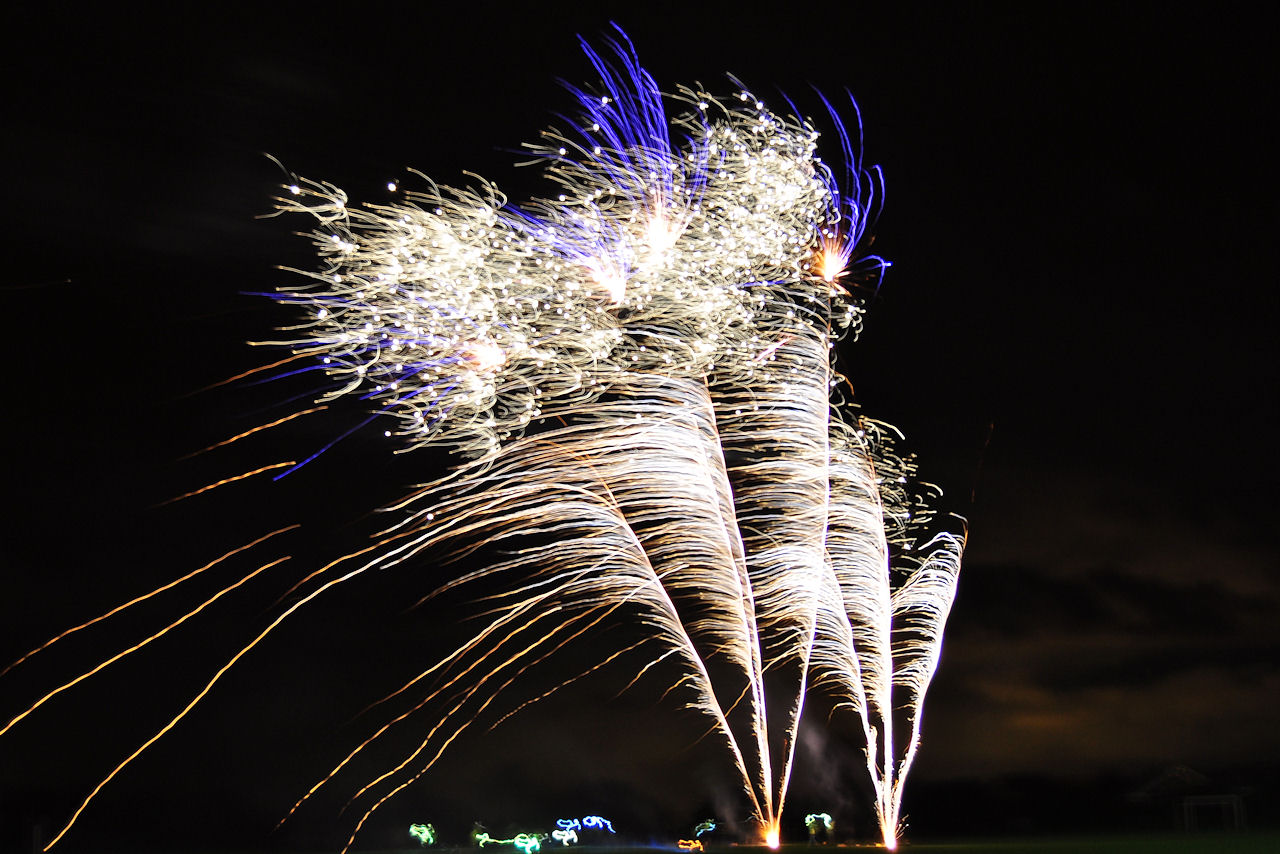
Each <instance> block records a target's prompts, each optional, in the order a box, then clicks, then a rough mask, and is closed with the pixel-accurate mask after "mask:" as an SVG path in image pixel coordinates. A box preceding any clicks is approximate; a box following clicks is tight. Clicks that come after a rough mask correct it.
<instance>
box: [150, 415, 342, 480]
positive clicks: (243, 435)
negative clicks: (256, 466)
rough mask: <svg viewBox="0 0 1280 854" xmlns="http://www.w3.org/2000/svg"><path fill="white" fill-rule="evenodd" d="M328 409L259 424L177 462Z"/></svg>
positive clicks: (180, 458) (183, 457)
mask: <svg viewBox="0 0 1280 854" xmlns="http://www.w3.org/2000/svg"><path fill="white" fill-rule="evenodd" d="M328 408H329V407H328V406H313V407H311V408H310V409H304V410H302V411H301V412H295V413H293V414H292V415H286V416H285V417H283V418H277V419H276V420H275V421H272V422H271V423H270V424H261V425H259V426H257V427H254V428H252V429H250V430H245V431H244V432H243V433H239V434H237V435H235V436H232V437H231V438H230V439H223V440H222V441H221V442H214V443H213V444H212V445H210V446H209V447H207V448H201V449H200V450H198V451H192V452H191V453H189V454H184V455H183V456H181V457H178V460H179V461H181V460H189V459H191V458H192V457H198V456H200V455H201V454H203V453H205V452H207V451H212V450H213V449H214V448H221V447H223V446H225V445H230V444H231V443H232V442H238V441H240V440H241V439H244V438H247V437H249V436H252V435H253V434H254V433H257V432H259V431H261V430H267V429H270V428H272V427H276V426H278V425H280V424H283V423H285V422H286V421H292V420H293V419H294V418H297V417H298V416H300V415H310V414H311V413H313V412H319V411H321V410H322V409H328ZM184 497H185V496H184ZM173 500H174V501H177V500H178V499H176V498H175V499H173Z"/></svg>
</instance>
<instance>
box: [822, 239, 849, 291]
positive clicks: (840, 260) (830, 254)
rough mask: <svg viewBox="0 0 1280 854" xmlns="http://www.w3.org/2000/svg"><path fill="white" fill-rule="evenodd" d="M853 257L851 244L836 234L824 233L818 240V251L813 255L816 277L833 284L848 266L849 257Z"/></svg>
mask: <svg viewBox="0 0 1280 854" xmlns="http://www.w3.org/2000/svg"><path fill="white" fill-rule="evenodd" d="M852 257H853V245H852V244H851V243H849V242H848V241H846V240H843V239H841V238H840V237H839V236H838V235H837V236H834V237H831V236H827V235H824V236H823V237H822V238H821V239H820V240H819V241H818V253H817V256H816V257H815V259H814V261H815V264H814V266H815V268H816V271H817V273H818V277H819V278H821V279H822V281H824V282H826V283H828V284H835V283H836V282H837V280H838V279H839V278H840V277H841V276H842V275H844V271H845V270H846V269H848V267H849V259H850V258H852Z"/></svg>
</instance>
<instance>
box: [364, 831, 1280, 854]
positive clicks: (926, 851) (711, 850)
mask: <svg viewBox="0 0 1280 854" xmlns="http://www.w3.org/2000/svg"><path fill="white" fill-rule="evenodd" d="M423 850H424V849H420V848H416V847H415V848H404V849H398V850H396V851H395V852H390V851H386V852H377V853H376V854H412V852H421V851H423ZM475 850H476V849H466V848H459V849H447V848H446V849H438V850H437V851H436V852H435V854H466V852H474V851H475ZM491 850H493V851H495V854H496V852H504V851H510V850H512V849H507V848H496V849H491ZM558 850H559V846H555V847H546V848H544V849H543V851H542V854H555V852H556V851H558ZM668 850H670V851H675V850H677V849H676V848H675V846H674V845H672V846H670V847H667V848H663V847H656V846H655V847H651V848H633V847H626V846H616V847H612V846H575V847H574V851H576V852H578V854H654V852H655V851H668ZM823 850H826V851H831V852H834V851H835V850H840V851H847V852H850V854H853V852H868V854H870V853H871V852H877V851H880V852H882V851H884V849H883V848H881V847H879V846H876V845H869V844H868V845H840V846H819V847H818V848H812V849H811V848H810V847H809V846H808V845H806V844H796V845H783V846H782V848H781V849H779V851H780V852H781V854H809V852H816V854H821V852H822V851H823ZM898 850H899V852H901V854H1070V852H1075V851H1081V852H1088V854H1280V833H1277V832H1261V833H1199V834H1150V835H1123V836H1079V837H1073V836H1063V837H1050V838H1038V839H999V840H965V841H962V842H924V843H918V844H917V843H904V844H903V845H901V846H900V847H899V849H898ZM747 852H750V854H771V852H770V851H769V849H768V848H764V847H754V846H746V845H733V846H725V847H720V846H710V847H708V848H707V849H706V854H747Z"/></svg>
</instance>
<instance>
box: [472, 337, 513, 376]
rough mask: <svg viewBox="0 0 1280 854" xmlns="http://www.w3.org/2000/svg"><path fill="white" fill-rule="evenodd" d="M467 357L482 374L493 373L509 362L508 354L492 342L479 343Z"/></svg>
mask: <svg viewBox="0 0 1280 854" xmlns="http://www.w3.org/2000/svg"><path fill="white" fill-rule="evenodd" d="M467 356H468V358H469V359H470V361H471V363H472V364H473V365H475V369H476V372H477V373H481V374H488V373H492V372H493V371H496V370H497V369H498V368H500V367H502V365H503V363H505V362H506V361H507V354H506V353H504V352H503V351H502V348H501V347H499V346H498V345H497V344H494V343H493V342H491V341H477V342H476V343H475V344H472V345H471V348H470V350H468V352H467Z"/></svg>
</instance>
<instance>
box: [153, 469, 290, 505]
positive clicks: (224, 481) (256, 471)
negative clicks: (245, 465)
mask: <svg viewBox="0 0 1280 854" xmlns="http://www.w3.org/2000/svg"><path fill="white" fill-rule="evenodd" d="M296 463H297V461H296V460H285V461H284V462H282V463H273V464H272V465H269V466H262V467H261V468H256V469H254V470H253V471H247V472H245V473H244V474H238V475H236V476H235V477H224V478H223V479H222V480H219V481H216V482H214V483H211V484H209V485H208V486H202V487H200V488H199V489H196V490H193V491H191V492H188V493H185V494H183V495H179V496H178V497H177V498H168V499H166V500H164V501H161V502H160V503H159V504H153V505H152V507H164V506H165V505H166V504H174V503H176V502H178V501H181V500H183V499H184V498H192V497H194V496H196V495H200V494H201V493H204V492H208V491H209V490H211V489H217V488H218V487H219V486H226V485H227V484H228V483H235V482H236V481H238V480H244V479H245V478H249V477H253V476H254V475H255V474H262V473H263V472H264V471H273V470H275V469H284V468H288V467H289V466H292V465H296Z"/></svg>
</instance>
